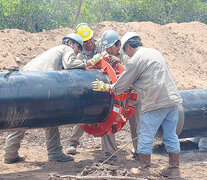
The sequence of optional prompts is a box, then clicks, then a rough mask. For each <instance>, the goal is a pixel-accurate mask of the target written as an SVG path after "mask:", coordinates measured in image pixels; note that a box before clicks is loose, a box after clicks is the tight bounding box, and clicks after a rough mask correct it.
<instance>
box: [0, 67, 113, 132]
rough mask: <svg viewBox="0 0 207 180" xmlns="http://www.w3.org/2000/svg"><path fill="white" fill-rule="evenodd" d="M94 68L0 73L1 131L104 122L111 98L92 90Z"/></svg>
mask: <svg viewBox="0 0 207 180" xmlns="http://www.w3.org/2000/svg"><path fill="white" fill-rule="evenodd" d="M96 78H98V79H101V80H103V81H104V82H107V83H109V81H108V79H107V78H106V77H105V76H104V75H103V74H102V73H100V72H99V71H97V70H75V69H74V70H67V71H66V70H64V71H53V72H31V71H30V72H29V71H22V72H13V73H3V72H2V73H0V130H5V129H7V130H8V129H16V128H44V127H52V126H60V125H65V124H89V123H98V122H104V121H105V120H106V119H107V115H108V114H109V112H110V110H111V107H112V101H113V97H112V96H111V95H110V94H109V93H105V92H94V91H92V87H91V83H92V81H94V80H95V79H96Z"/></svg>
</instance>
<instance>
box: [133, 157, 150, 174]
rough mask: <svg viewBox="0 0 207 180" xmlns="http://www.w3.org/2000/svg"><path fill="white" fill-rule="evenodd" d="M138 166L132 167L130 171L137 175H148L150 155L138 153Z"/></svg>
mask: <svg viewBox="0 0 207 180" xmlns="http://www.w3.org/2000/svg"><path fill="white" fill-rule="evenodd" d="M139 161H140V166H141V167H140V168H132V169H131V173H132V174H134V175H138V176H143V177H147V176H150V170H149V167H150V155H146V154H139Z"/></svg>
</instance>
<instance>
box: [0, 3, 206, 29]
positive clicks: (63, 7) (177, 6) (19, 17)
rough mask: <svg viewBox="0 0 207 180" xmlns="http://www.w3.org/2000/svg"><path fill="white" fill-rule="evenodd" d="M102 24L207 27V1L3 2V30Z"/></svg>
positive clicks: (0, 25) (0, 21) (0, 23)
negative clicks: (197, 25)
mask: <svg viewBox="0 0 207 180" xmlns="http://www.w3.org/2000/svg"><path fill="white" fill-rule="evenodd" d="M101 21H118V22H131V21H137V22H139V21H152V22H154V23H158V24H167V23H171V22H177V23H181V22H191V21H200V22H203V23H205V24H207V0H133V1H132V0H0V29H6V28H17V29H22V30H26V31H30V32H39V31H42V30H43V29H46V30H49V29H56V28H58V27H59V26H63V27H71V28H74V26H76V25H77V24H78V23H80V22H87V23H89V24H95V23H99V22H101Z"/></svg>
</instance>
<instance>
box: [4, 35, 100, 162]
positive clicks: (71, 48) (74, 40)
mask: <svg viewBox="0 0 207 180" xmlns="http://www.w3.org/2000/svg"><path fill="white" fill-rule="evenodd" d="M82 49H83V41H82V37H81V36H79V35H78V34H76V33H70V34H68V35H67V36H65V37H64V38H63V41H62V44H61V45H58V46H55V47H53V48H51V49H49V50H47V51H45V52H43V53H42V54H40V55H39V56H37V57H35V58H34V59H32V60H31V61H30V62H28V63H27V64H26V65H25V66H24V67H23V71H59V70H62V69H72V68H83V69H84V68H86V66H87V65H91V64H93V63H94V62H96V61H97V59H92V60H90V61H84V60H79V59H78V58H77V54H78V53H80V52H81V51H82ZM25 131H26V130H21V131H16V132H11V133H10V134H9V135H8V137H7V139H6V142H5V155H4V162H5V163H7V164H11V163H16V162H19V161H23V160H24V158H23V157H20V156H19V155H18V150H19V148H20V142H21V140H22V139H23V138H24V135H25ZM45 135H46V145H47V150H48V159H49V161H58V162H66V161H73V158H72V157H71V156H68V155H65V154H64V153H63V152H62V145H61V142H60V134H59V130H58V127H52V128H46V129H45Z"/></svg>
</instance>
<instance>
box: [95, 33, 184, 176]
mask: <svg viewBox="0 0 207 180" xmlns="http://www.w3.org/2000/svg"><path fill="white" fill-rule="evenodd" d="M121 44H122V45H121V46H122V49H123V50H124V52H125V53H126V54H127V55H128V56H129V57H130V60H129V61H128V63H127V66H126V69H125V71H124V72H123V73H122V74H121V76H120V77H119V79H118V80H117V82H116V83H114V84H112V85H110V84H106V83H104V82H103V81H99V80H96V81H94V82H93V83H92V86H93V89H94V91H107V92H108V91H110V90H112V91H114V93H115V94H117V95H119V94H120V93H122V92H123V91H124V90H126V89H127V88H129V86H130V85H131V84H132V85H133V89H134V90H135V91H136V92H138V93H139V95H140V99H141V116H140V122H139V125H138V136H139V138H138V148H137V153H138V154H139V161H140V165H141V167H140V169H137V168H133V169H132V173H134V174H137V175H142V176H149V175H150V170H149V167H150V164H151V163H150V162H151V160H150V159H151V154H152V148H153V142H154V137H155V134H156V132H157V131H158V128H159V127H160V126H161V127H162V129H163V137H162V141H163V142H164V144H165V148H166V150H167V152H168V155H169V167H168V168H165V169H163V170H162V173H161V174H162V175H163V176H166V177H177V176H179V175H180V171H179V153H180V144H179V140H178V136H177V135H176V127H177V122H178V104H180V103H181V102H182V98H181V96H180V94H179V92H178V90H177V88H176V85H175V82H174V80H173V78H172V76H171V73H170V71H169V68H168V66H167V63H166V61H165V59H164V57H163V56H162V54H161V53H160V52H159V51H158V50H156V49H153V48H145V47H143V46H142V43H141V38H140V37H139V36H138V34H137V33H136V32H127V33H126V34H125V35H124V36H123V38H122V40H121Z"/></svg>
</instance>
